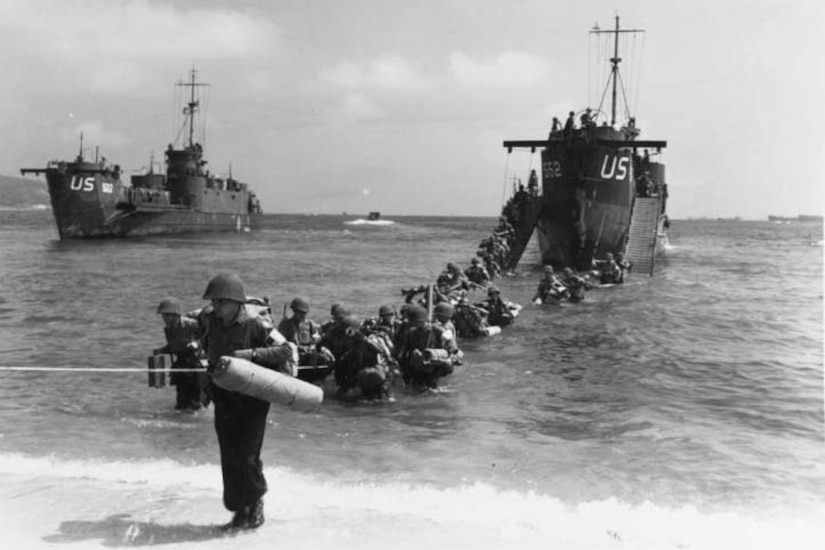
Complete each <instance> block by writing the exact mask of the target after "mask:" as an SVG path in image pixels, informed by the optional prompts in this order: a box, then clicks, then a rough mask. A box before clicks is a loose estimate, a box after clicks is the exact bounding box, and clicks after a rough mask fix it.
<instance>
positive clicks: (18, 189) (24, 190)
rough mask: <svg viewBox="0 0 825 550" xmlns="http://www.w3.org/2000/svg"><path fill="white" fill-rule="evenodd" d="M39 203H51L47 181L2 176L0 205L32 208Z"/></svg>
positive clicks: (0, 181) (0, 177)
mask: <svg viewBox="0 0 825 550" xmlns="http://www.w3.org/2000/svg"><path fill="white" fill-rule="evenodd" d="M38 204H49V192H48V191H46V182H45V181H41V180H36V179H34V178H15V177H12V176H0V207H2V208H31V207H33V206H35V205H38Z"/></svg>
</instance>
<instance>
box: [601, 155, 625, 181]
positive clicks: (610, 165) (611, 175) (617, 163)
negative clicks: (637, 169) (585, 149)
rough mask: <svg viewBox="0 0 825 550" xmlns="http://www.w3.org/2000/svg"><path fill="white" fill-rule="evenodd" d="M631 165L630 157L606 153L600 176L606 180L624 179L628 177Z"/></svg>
mask: <svg viewBox="0 0 825 550" xmlns="http://www.w3.org/2000/svg"><path fill="white" fill-rule="evenodd" d="M629 166H630V157H619V156H618V155H605V156H604V160H602V171H601V173H600V176H601V177H602V179H606V180H612V179H615V180H619V181H624V180H625V179H626V178H627V174H628V172H629Z"/></svg>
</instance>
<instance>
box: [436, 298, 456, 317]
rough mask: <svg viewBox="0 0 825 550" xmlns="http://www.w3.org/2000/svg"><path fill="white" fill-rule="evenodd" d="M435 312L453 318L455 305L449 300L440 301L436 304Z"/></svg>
mask: <svg viewBox="0 0 825 550" xmlns="http://www.w3.org/2000/svg"><path fill="white" fill-rule="evenodd" d="M435 314H436V315H441V316H444V317H447V318H448V319H451V318H452V317H453V306H451V305H450V304H449V303H448V302H439V303H438V304H436V306H435Z"/></svg>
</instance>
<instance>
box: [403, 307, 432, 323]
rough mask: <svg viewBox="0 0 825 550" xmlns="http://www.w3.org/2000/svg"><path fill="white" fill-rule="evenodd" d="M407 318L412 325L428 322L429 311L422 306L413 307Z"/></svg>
mask: <svg viewBox="0 0 825 550" xmlns="http://www.w3.org/2000/svg"><path fill="white" fill-rule="evenodd" d="M407 318H408V319H409V320H410V322H411V323H422V322H425V321H427V310H426V309H424V308H423V307H421V306H413V307H411V308H410V310H409V312H408V313H407Z"/></svg>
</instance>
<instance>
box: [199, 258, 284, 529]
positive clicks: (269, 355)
mask: <svg viewBox="0 0 825 550" xmlns="http://www.w3.org/2000/svg"><path fill="white" fill-rule="evenodd" d="M203 298H204V299H205V300H211V301H212V307H211V311H208V313H205V314H204V315H203V316H202V318H201V321H202V323H203V325H204V326H203V345H204V348H205V350H206V353H207V356H208V358H209V370H210V371H211V370H212V369H214V368H215V366H216V365H218V364H219V362H220V359H221V357H223V356H233V357H240V358H243V359H247V360H249V361H252V362H253V363H256V364H258V365H261V366H263V367H266V368H270V369H273V370H277V371H281V372H283V373H285V374H289V375H291V376H292V375H294V372H293V370H294V365H295V362H296V361H297V357H296V356H297V353H296V351H295V348H294V345H293V344H290V343H289V342H287V341H286V339H285V338H284V337H283V336H282V335H281V334H280V333H279V332H278V331H277V330H275V329H274V328H273V326H272V321H271V319H270V318H269V317H268V316H267V315H261V314H259V312H258V310H257V309H256V308H254V306H251V305H247V304H246V303H245V302H246V293H245V292H244V285H243V281H242V280H241V278H240V277H239V276H238V275H236V274H234V273H225V274H219V275H216V276H215V277H213V278H212V280H211V281H209V285H208V286H207V287H206V292H204V294H203ZM214 401H215V431H216V432H217V434H218V445H219V446H220V450H221V471H222V472H223V503H224V506H226V508H227V509H229V510H230V511H232V512H234V513H235V515H234V516H233V518H232V521H231V522H229V523H228V524H227V525H225V526H224V528H225V529H255V528H257V527H259V526H261V525H262V524H263V522H264V503H263V495H264V493H266V490H267V485H266V479H264V472H263V464H262V463H261V446H262V445H263V441H264V430H265V428H266V417H267V414H268V413H269V403H268V402H266V401H261V400H259V399H256V398H254V397H249V396H247V395H244V394H241V393H238V392H233V391H228V390H224V389H222V388H219V387H217V386H216V387H215V388H214Z"/></svg>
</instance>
